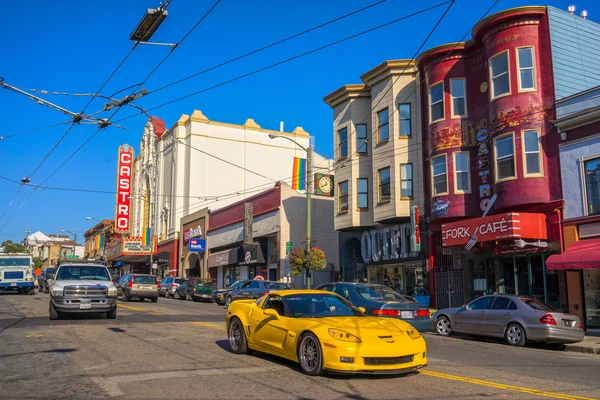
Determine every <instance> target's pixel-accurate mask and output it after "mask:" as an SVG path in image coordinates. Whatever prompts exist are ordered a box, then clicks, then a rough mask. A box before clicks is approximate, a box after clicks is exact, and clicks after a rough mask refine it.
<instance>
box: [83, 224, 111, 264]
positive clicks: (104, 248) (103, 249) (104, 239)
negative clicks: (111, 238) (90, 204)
mask: <svg viewBox="0 0 600 400" xmlns="http://www.w3.org/2000/svg"><path fill="white" fill-rule="evenodd" d="M85 219H87V220H88V221H91V220H96V221H98V222H101V223H102V235H104V238H103V240H102V261H106V240H107V239H106V225H105V224H104V221H102V220H101V219H98V218H94V217H85Z"/></svg>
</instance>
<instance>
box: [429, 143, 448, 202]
mask: <svg viewBox="0 0 600 400" xmlns="http://www.w3.org/2000/svg"><path fill="white" fill-rule="evenodd" d="M442 157H444V163H445V165H446V172H445V175H446V191H445V192H443V193H435V185H434V181H433V178H434V177H435V175H434V174H433V160H435V159H438V158H442ZM429 171H430V175H431V197H432V198H435V197H439V196H447V195H448V194H449V186H450V185H448V155H447V154H446V153H444V154H440V155H437V156H435V157H431V158H430V159H429Z"/></svg>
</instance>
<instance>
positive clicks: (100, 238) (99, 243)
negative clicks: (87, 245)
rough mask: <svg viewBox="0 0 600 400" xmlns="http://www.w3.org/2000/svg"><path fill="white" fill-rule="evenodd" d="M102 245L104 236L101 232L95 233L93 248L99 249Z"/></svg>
mask: <svg viewBox="0 0 600 400" xmlns="http://www.w3.org/2000/svg"><path fill="white" fill-rule="evenodd" d="M103 245H104V236H103V235H102V234H100V235H96V240H95V244H94V248H95V249H96V250H100V249H102V247H103Z"/></svg>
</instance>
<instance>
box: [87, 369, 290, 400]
mask: <svg viewBox="0 0 600 400" xmlns="http://www.w3.org/2000/svg"><path fill="white" fill-rule="evenodd" d="M285 369H287V368H285V367H281V366H274V367H239V368H223V369H215V368H210V369H199V370H192V371H166V372H153V373H143V374H135V375H119V376H111V377H108V378H104V377H92V378H91V379H92V381H93V382H94V383H95V384H96V385H98V386H100V387H101V388H102V390H104V392H105V393H106V394H107V395H108V396H110V397H118V396H122V395H124V394H125V392H123V391H122V390H121V389H120V388H119V384H121V383H133V382H141V381H153V380H156V379H172V378H193V377H197V376H211V375H228V376H230V375H232V374H255V373H265V372H269V371H277V370H285Z"/></svg>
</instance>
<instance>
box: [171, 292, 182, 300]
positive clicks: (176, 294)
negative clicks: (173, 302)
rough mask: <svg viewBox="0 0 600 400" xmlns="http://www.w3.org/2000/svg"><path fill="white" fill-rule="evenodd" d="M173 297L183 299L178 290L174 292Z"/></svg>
mask: <svg viewBox="0 0 600 400" xmlns="http://www.w3.org/2000/svg"><path fill="white" fill-rule="evenodd" d="M173 298H174V299H177V300H181V297H179V292H178V291H177V290H176V291H175V293H174V294H173Z"/></svg>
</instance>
